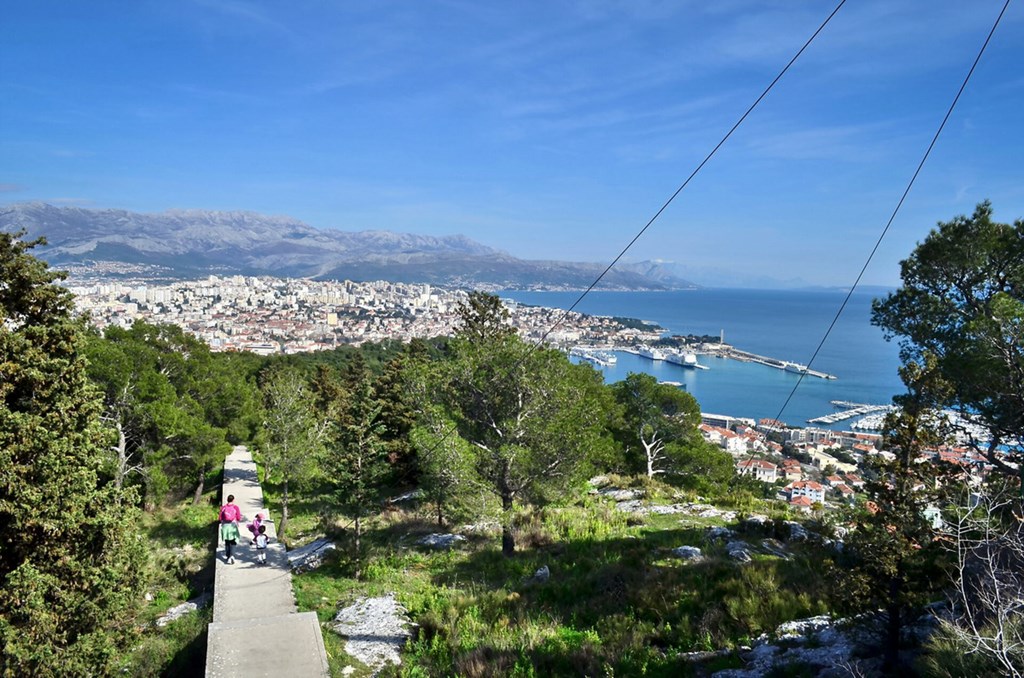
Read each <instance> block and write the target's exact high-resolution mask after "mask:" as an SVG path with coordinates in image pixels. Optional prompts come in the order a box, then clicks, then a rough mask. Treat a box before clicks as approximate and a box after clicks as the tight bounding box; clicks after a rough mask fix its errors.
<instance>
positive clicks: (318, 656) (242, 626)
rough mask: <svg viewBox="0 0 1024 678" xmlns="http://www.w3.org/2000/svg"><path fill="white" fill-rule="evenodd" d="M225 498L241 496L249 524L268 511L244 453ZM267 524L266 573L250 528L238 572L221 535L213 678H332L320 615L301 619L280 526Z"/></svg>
mask: <svg viewBox="0 0 1024 678" xmlns="http://www.w3.org/2000/svg"><path fill="white" fill-rule="evenodd" d="M222 493H223V496H222V498H223V499H226V498H227V496H228V495H229V494H233V495H235V503H236V504H237V505H238V507H239V508H240V509H241V510H242V515H243V516H245V518H246V521H248V520H251V519H252V517H253V516H255V515H256V513H257V512H259V511H264V510H265V509H264V508H263V490H262V489H261V488H260V484H259V480H258V478H257V474H256V464H255V462H253V460H252V454H251V453H250V452H249V450H248V449H247V448H245V447H244V446H238V447H236V448H235V449H234V450H233V451H232V452H231V454H230V455H228V457H227V459H226V460H225V461H224V487H223V490H222ZM264 524H265V525H266V526H267V535H268V536H269V537H270V539H271V544H270V546H269V547H268V549H267V564H266V565H258V564H257V562H256V551H255V549H253V548H251V547H250V546H249V545H248V544H249V531H248V530H246V529H245V527H244V525H243V526H242V529H241V531H242V539H241V542H242V544H244V545H239V546H236V547H235V549H234V553H233V555H234V558H235V563H234V564H233V565H229V564H227V563H226V562H225V561H224V545H223V543H221V542H220V539H219V534H218V548H217V564H216V568H217V571H216V577H215V580H214V588H213V623H211V624H210V626H209V628H208V630H207V639H208V645H207V651H206V676H207V678H228V677H234V676H237V677H239V678H243V677H244V678H253V677H255V676H267V677H270V676H287V677H288V678H305V677H306V676H311V677H312V676H316V677H318V678H319V677H323V676H327V675H328V669H327V652H326V651H325V650H324V640H323V636H322V635H321V633H320V623H319V621H318V620H317V617H316V613H314V612H302V613H299V612H298V611H297V609H296V606H295V597H294V595H293V594H292V576H291V570H290V569H289V568H288V560H287V558H286V557H285V549H284V546H283V545H281V544H278V543H276V537H277V533H276V529H275V526H274V523H273V522H272V521H270V520H268V521H267V522H265V523H264Z"/></svg>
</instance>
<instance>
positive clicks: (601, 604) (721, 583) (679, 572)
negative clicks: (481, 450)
mask: <svg viewBox="0 0 1024 678" xmlns="http://www.w3.org/2000/svg"><path fill="white" fill-rule="evenodd" d="M640 485H642V486H643V489H644V490H645V492H647V493H648V496H649V495H650V494H658V495H659V496H661V497H663V498H664V500H665V501H669V502H671V501H678V499H677V498H675V497H674V496H672V495H671V494H670V489H665V488H662V487H659V486H657V485H656V484H651V483H647V482H641V483H640ZM648 485H651V487H648ZM666 487H667V486H666ZM308 505H309V506H310V507H312V506H316V505H317V504H316V502H310V503H309V504H308ZM769 508H770V504H768V503H765V502H764V501H763V500H757V501H756V502H755V501H754V500H751V501H750V502H749V504H748V509H752V510H754V511H758V512H765V513H767V512H769V511H768V509H769ZM634 518H635V516H631V515H629V514H625V513H623V512H620V511H618V510H616V509H615V507H614V503H612V502H610V501H608V500H606V499H604V498H600V497H592V496H590V497H588V496H583V497H579V498H577V499H576V500H574V501H571V502H566V503H564V504H560V505H553V506H547V507H544V508H531V507H525V508H523V509H522V510H520V511H519V512H518V514H517V516H516V523H515V524H516V530H515V534H516V540H517V553H516V554H515V556H514V557H512V558H505V557H503V556H502V555H501V552H500V538H499V537H498V536H496V535H489V536H474V537H471V538H470V539H468V540H467V541H466V542H463V543H461V544H459V545H458V546H456V547H455V548H454V549H452V550H449V551H430V550H426V549H423V548H420V547H417V546H415V545H414V540H415V537H416V536H418V535H420V534H423V533H425V532H429V531H436V529H437V528H436V527H435V526H434V525H433V523H432V521H431V520H430V515H429V512H428V509H423V511H422V512H418V511H417V510H415V509H404V510H402V511H390V512H388V513H387V514H382V515H381V516H379V517H377V518H376V519H372V520H370V521H368V531H367V534H366V537H365V540H366V543H367V545H368V546H367V557H366V562H365V564H364V567H363V576H362V578H361V579H360V580H358V581H356V580H355V579H352V578H351V573H352V572H353V571H354V568H352V567H351V563H349V562H348V561H347V557H348V556H347V555H346V554H347V549H346V547H345V544H344V541H342V542H341V543H339V550H338V551H337V552H336V555H335V556H333V557H332V559H331V560H330V561H329V562H328V563H327V564H325V565H324V566H323V567H321V568H320V569H319V570H316V571H314V572H309V573H305V574H302V575H298V576H296V577H295V578H294V582H295V583H294V586H295V591H296V598H297V600H298V603H299V607H300V609H302V610H312V611H315V612H316V613H317V615H318V617H319V618H320V619H321V621H325V622H326V621H328V620H330V619H331V618H333V616H334V615H335V613H336V611H337V610H338V609H339V607H341V606H343V605H346V604H348V603H349V602H351V601H353V600H355V599H356V598H358V597H360V596H376V595H384V594H386V593H394V594H395V596H396V598H397V599H398V601H399V602H400V603H401V604H402V605H403V606H404V607H405V608H406V609H407V610H408V612H409V616H410V618H411V619H412V621H413V622H415V623H416V624H417V625H418V627H417V631H416V633H415V635H414V637H413V638H412V639H411V640H410V641H409V642H408V643H407V646H406V649H405V651H404V652H403V665H402V666H401V667H393V668H389V669H386V670H385V671H384V672H383V673H382V674H381V675H390V676H448V675H459V676H541V675H544V676H546V675H556V676H557V675H649V676H685V675H693V674H694V673H695V672H699V671H698V670H697V669H698V668H699V669H700V671H703V670H704V668H703V667H696V668H695V667H694V666H693V665H691V664H690V663H688V662H686V661H683V660H682V659H680V656H681V655H682V653H685V652H692V651H698V650H701V651H703V650H712V649H717V648H723V647H726V648H728V647H736V646H738V645H739V644H741V643H742V642H745V641H748V640H749V638H751V637H753V636H756V635H758V634H759V633H761V632H764V631H772V630H774V629H775V627H776V626H777V625H778V624H780V623H782V622H784V621H789V620H791V619H795V618H800V617H806V616H812V615H814V614H820V613H823V612H827V611H828V610H827V605H826V603H825V602H824V601H825V599H826V593H827V591H826V583H825V582H824V580H823V568H822V567H821V563H820V557H819V556H818V555H817V553H816V552H814V551H813V547H811V546H807V547H805V550H806V553H805V552H804V550H800V551H799V552H798V553H797V554H796V555H795V556H794V557H793V558H792V559H790V560H783V559H779V558H767V557H766V558H756V559H755V560H754V562H752V563H749V564H746V565H742V566H741V565H737V564H736V563H734V562H733V561H732V560H730V559H728V558H727V557H726V556H725V555H724V552H723V549H722V548H721V547H720V546H715V545H709V544H706V543H705V542H704V533H705V530H706V528H707V527H710V526H714V525H722V524H724V523H723V521H722V520H721V519H703V518H695V517H692V516H684V515H679V514H675V515H650V516H643V520H641V521H636V520H634ZM681 545H696V546H700V547H701V548H703V549H705V553H707V554H708V557H707V558H706V559H705V560H704V561H702V562H698V563H687V564H684V563H683V562H682V561H679V560H677V559H674V558H672V557H670V555H669V554H670V551H671V549H673V548H675V547H678V546H681ZM545 565H546V566H547V567H548V569H549V572H550V578H549V580H548V581H547V582H545V583H539V582H536V581H534V580H533V574H534V573H535V572H536V571H537V569H538V568H540V567H541V566H545ZM325 634H326V635H334V634H333V633H331V632H330V631H325ZM332 642H334V641H333V640H332ZM339 647H341V646H339ZM335 653H337V654H338V656H339V657H340V658H341V661H339V662H338V666H340V667H341V668H343V667H344V666H346V665H348V664H346V663H344V662H345V661H347V659H346V658H344V657H343V654H344V652H343V649H340V650H335ZM715 661H716V662H717V664H716V666H717V665H722V666H721V668H726V667H727V666H725V665H726V664H727V665H729V666H731V665H733V664H735V663H736V662H738V659H736V658H735V657H733V658H718V659H716V660H715ZM332 667H334V668H332V671H335V674H334V675H340V673H337V672H338V671H340V670H341V669H340V668H336V667H335V664H334V663H333V661H332Z"/></svg>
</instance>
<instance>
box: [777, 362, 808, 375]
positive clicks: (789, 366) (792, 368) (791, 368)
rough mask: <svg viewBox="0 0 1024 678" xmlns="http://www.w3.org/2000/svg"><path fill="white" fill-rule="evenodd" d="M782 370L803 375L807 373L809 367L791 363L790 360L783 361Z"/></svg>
mask: <svg viewBox="0 0 1024 678" xmlns="http://www.w3.org/2000/svg"><path fill="white" fill-rule="evenodd" d="M782 369H784V370H786V371H787V372H795V373H797V374H803V373H804V372H806V371H807V365H801V364H800V363H791V362H789V361H788V360H783V361H782Z"/></svg>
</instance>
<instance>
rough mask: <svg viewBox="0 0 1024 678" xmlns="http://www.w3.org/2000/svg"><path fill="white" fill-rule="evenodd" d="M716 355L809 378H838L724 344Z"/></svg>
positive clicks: (798, 364)
mask: <svg viewBox="0 0 1024 678" xmlns="http://www.w3.org/2000/svg"><path fill="white" fill-rule="evenodd" d="M714 353H715V355H719V356H721V357H723V358H732V359H733V360H739V361H740V362H745V363H758V364H759V365H766V366H768V367H774V368H775V369H778V370H785V371H786V372H793V373H794V374H806V375H807V376H809V377H818V378H819V379H835V378H836V376H835V375H834V374H829V373H827V372H819V371H818V370H812V369H810V368H809V367H807V365H801V364H800V363H793V362H789V361H788V360H779V359H778V358H769V357H768V356H763V355H757V354H756V353H750V352H749V351H741V350H740V349H738V348H735V347H733V346H728V345H726V344H723V345H722V348H720V349H716V350H715V351H714Z"/></svg>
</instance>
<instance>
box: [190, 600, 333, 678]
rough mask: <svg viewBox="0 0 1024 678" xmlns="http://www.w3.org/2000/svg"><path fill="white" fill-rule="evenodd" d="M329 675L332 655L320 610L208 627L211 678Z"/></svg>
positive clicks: (208, 654)
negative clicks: (328, 662) (327, 649)
mask: <svg viewBox="0 0 1024 678" xmlns="http://www.w3.org/2000/svg"><path fill="white" fill-rule="evenodd" d="M327 675H328V666H327V652H326V650H325V649H324V641H323V637H322V636H321V632H320V621H319V620H318V619H317V616H316V613H315V612H296V613H294V614H282V615H277V616H274V617H257V618H254V619H241V620H237V621H228V622H214V623H212V624H210V626H209V627H208V629H207V652H206V677H207V678H235V677H236V676H237V677H238V678H254V677H260V676H266V677H268V678H271V677H274V678H276V677H279V676H287V677H288V678H306V677H307V676H309V677H311V678H312V677H316V678H322V677H323V676H327Z"/></svg>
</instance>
